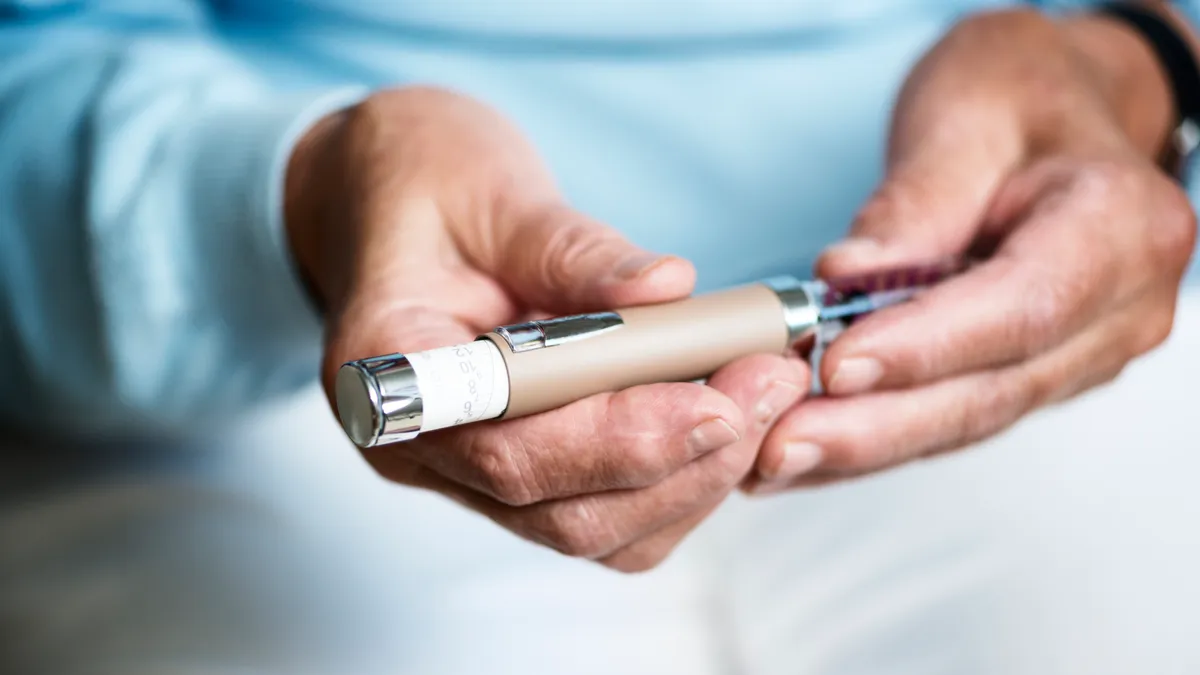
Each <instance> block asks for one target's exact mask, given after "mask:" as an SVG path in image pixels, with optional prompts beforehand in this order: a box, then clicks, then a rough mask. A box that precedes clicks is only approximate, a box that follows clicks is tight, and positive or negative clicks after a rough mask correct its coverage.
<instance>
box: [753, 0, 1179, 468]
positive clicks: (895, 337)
mask: <svg viewBox="0 0 1200 675" xmlns="http://www.w3.org/2000/svg"><path fill="white" fill-rule="evenodd" d="M1167 16H1170V15H1167ZM1172 18H1173V19H1175V20H1178V19H1177V17H1173V16H1172ZM1179 25H1180V27H1183V26H1184V24H1182V23H1180V24H1179ZM1193 48H1194V49H1196V47H1195V46H1194V47H1193ZM1196 53H1198V54H1200V49H1197V50H1196ZM1172 106H1173V103H1172V100H1171V94H1170V89H1169V86H1168V83H1167V80H1166V78H1165V74H1164V73H1162V72H1161V70H1160V68H1159V66H1158V64H1157V62H1156V61H1155V59H1154V56H1153V53H1152V51H1151V50H1150V48H1149V47H1148V46H1147V45H1146V44H1144V43H1143V42H1142V40H1141V38H1140V37H1139V36H1137V35H1136V34H1135V33H1132V32H1130V31H1129V30H1128V29H1126V28H1125V27H1124V26H1123V25H1121V24H1119V23H1116V22H1113V21H1110V20H1107V19H1099V18H1092V17H1088V18H1082V17H1081V18H1076V19H1072V20H1069V21H1066V22H1064V23H1061V24H1056V23H1054V22H1052V21H1050V20H1049V19H1047V18H1046V17H1044V16H1043V15H1041V14H1038V13H1036V12H1033V11H1015V12H1004V13H997V14H985V15H981V16H978V17H975V18H972V19H969V20H967V21H965V22H963V23H962V24H960V25H959V26H957V27H956V28H955V29H954V30H953V31H951V32H950V33H949V34H948V35H947V36H946V37H945V38H944V39H943V40H942V41H941V43H940V44H938V45H937V46H935V47H934V48H933V50H932V51H931V52H929V53H928V54H927V55H926V57H925V58H924V59H923V60H922V61H921V62H920V63H919V64H918V65H917V66H916V67H915V68H914V70H913V71H912V73H911V75H910V77H909V80H908V82H907V84H906V86H905V87H904V88H903V90H902V93H901V95H900V97H899V101H898V104H897V106H896V110H895V115H894V117H893V127H892V132H891V136H890V147H889V155H888V171H887V176H886V178H885V180H884V181H883V182H882V184H881V185H880V186H879V188H878V190H877V192H876V193H875V194H874V196H873V197H872V198H871V199H870V200H869V201H868V202H867V203H866V205H865V206H864V207H863V208H862V210H861V212H860V213H859V215H858V218H857V219H856V220H855V222H854V223H853V226H852V228H851V232H850V237H849V238H848V239H847V240H846V241H844V242H842V243H840V244H839V245H837V246H835V247H833V248H832V249H830V250H829V251H827V252H826V254H825V255H824V256H823V258H822V259H821V261H820V263H819V265H818V268H819V269H818V271H819V273H821V274H824V275H839V274H852V273H855V272H861V271H866V270H869V269H872V268H878V267H881V266H890V265H897V264H906V263H911V262H914V261H921V260H929V259H937V258H939V257H942V256H946V255H954V254H961V253H964V252H970V251H982V252H986V253H987V254H989V257H988V258H987V260H986V262H984V263H983V264H981V265H978V266H977V267H974V268H973V269H972V270H971V271H970V272H968V273H967V274H965V275H962V276H961V277H959V278H956V279H954V280H951V281H949V282H947V283H945V284H942V285H940V286H939V287H937V288H935V289H934V290H932V291H930V292H929V293H927V294H924V295H923V296H921V297H920V298H919V299H917V300H916V301H915V302H913V303H911V304H909V305H907V306H903V307H898V308H896V309H894V310H889V311H886V312H881V313H879V314H877V315H875V316H872V317H869V318H867V319H866V320H864V321H862V322H860V323H857V324H856V325H854V326H853V327H851V329H850V330H848V331H847V332H846V333H845V334H843V335H842V337H841V338H840V339H839V340H838V341H837V342H836V344H835V345H834V346H833V347H832V348H831V349H830V350H829V352H828V353H827V355H826V357H825V359H824V360H823V363H822V372H821V377H822V382H825V383H827V391H828V392H829V393H830V394H832V395H831V396H829V397H827V398H823V399H820V400H812V401H808V402H806V403H804V404H803V405H800V406H797V407H796V408H794V409H793V410H791V411H789V412H788V413H787V414H786V415H785V416H784V418H783V419H782V420H780V422H779V423H778V424H777V425H776V426H775V428H774V429H773V430H772V431H771V433H770V434H769V436H768V438H767V440H766V441H765V443H764V445H763V448H762V452H761V454H760V455H759V458H758V462H757V475H756V476H754V477H753V478H752V479H751V481H749V489H750V490H751V491H754V492H772V491H777V490H780V489H786V488H790V487H797V486H806V485H818V484H823V483H828V482H831V481H837V480H842V479H845V478H848V477H853V476H859V475H864V474H869V473H873V472H876V471H879V470H881V469H885V468H888V467H892V466H896V465H899V464H902V463H905V462H908V461H910V460H914V459H918V458H922V457H929V456H933V455H937V454H939V453H942V452H946V451H950V450H955V449H958V448H962V447H965V446H969V445H971V444H973V443H975V442H977V441H980V440H983V439H985V438H988V437H990V436H993V435H995V434H997V433H999V432H1001V431H1003V430H1004V429H1006V428H1008V427H1010V426H1011V425H1012V424H1014V423H1015V422H1017V421H1018V420H1020V419H1021V418H1023V417H1024V416H1026V415H1028V414H1029V413H1030V412H1032V411H1034V410H1036V409H1038V408H1041V407H1043V406H1047V405H1052V404H1055V403H1058V402H1061V401H1064V400H1066V399H1069V398H1071V397H1074V396H1076V395H1078V394H1080V393H1082V392H1084V391H1086V390H1088V389H1091V388H1093V387H1096V386H1098V385H1101V384H1104V383H1106V382H1109V381H1111V380H1112V379H1114V378H1115V377H1117V376H1118V374H1120V372H1121V371H1122V369H1123V368H1124V367H1125V366H1126V365H1127V364H1129V363H1130V362H1131V361H1132V360H1134V359H1135V358H1136V357H1138V356H1140V355H1142V354H1145V353H1146V352H1148V351H1149V350H1151V349H1153V348H1154V347H1156V346H1158V345H1159V344H1161V343H1162V342H1163V341H1164V340H1165V339H1166V338H1167V337H1168V335H1169V334H1170V332H1171V327H1172V324H1173V322H1174V314H1175V304H1176V300H1177V298H1178V289H1179V283H1180V280H1181V277H1182V275H1183V274H1184V273H1185V271H1186V269H1187V265H1188V261H1189V256H1190V253H1191V251H1192V249H1193V245H1194V242H1195V237H1196V222H1195V216H1194V215H1193V213H1192V209H1191V205H1190V204H1189V202H1188V200H1187V196H1186V194H1185V193H1184V192H1183V191H1182V190H1181V189H1180V187H1179V186H1178V185H1177V184H1176V183H1175V182H1174V181H1173V180H1172V179H1171V178H1170V176H1169V175H1168V174H1167V173H1166V172H1164V171H1163V170H1162V169H1161V168H1160V166H1159V164H1158V163H1157V160H1158V158H1160V157H1161V156H1162V154H1163V148H1164V147H1166V145H1167V136H1168V133H1169V131H1170V129H1171V126H1172V124H1173V121H1172V118H1173V112H1172Z"/></svg>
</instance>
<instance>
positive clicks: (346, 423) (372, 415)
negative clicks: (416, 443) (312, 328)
mask: <svg viewBox="0 0 1200 675" xmlns="http://www.w3.org/2000/svg"><path fill="white" fill-rule="evenodd" d="M335 393H336V397H337V407H338V417H339V418H340V419H341V421H342V428H343V429H345V431H346V435H347V436H349V437H350V440H352V441H354V443H355V445H357V446H359V447H361V448H369V447H371V446H373V445H383V444H386V443H395V442H398V441H407V440H409V439H412V438H416V436H417V434H418V433H419V432H420V431H421V422H422V417H423V415H422V412H423V401H422V399H421V388H420V386H419V384H418V382H417V374H416V372H415V371H413V367H412V364H410V363H409V361H408V359H407V358H406V357H404V356H403V355H401V354H393V355H391V356H379V357H375V358H370V359H363V360H362V361H354V362H353V363H347V364H345V365H344V366H342V367H341V369H340V370H339V371H338V376H337V382H336V385H335Z"/></svg>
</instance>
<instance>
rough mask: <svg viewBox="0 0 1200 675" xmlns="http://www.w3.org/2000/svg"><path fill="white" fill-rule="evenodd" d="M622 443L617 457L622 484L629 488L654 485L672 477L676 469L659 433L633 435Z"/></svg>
mask: <svg viewBox="0 0 1200 675" xmlns="http://www.w3.org/2000/svg"><path fill="white" fill-rule="evenodd" d="M622 443H623V446H622V448H621V450H620V451H619V452H617V453H615V455H616V456H617V457H618V458H619V463H620V468H619V470H618V473H619V474H620V476H619V478H623V480H622V481H621V482H622V483H623V484H625V485H627V486H628V487H646V486H649V485H654V484H656V483H658V482H660V481H662V480H663V479H664V478H666V477H667V476H668V475H670V473H671V471H672V469H673V468H674V467H673V466H672V462H671V461H670V458H669V455H668V453H667V452H666V448H665V447H664V444H663V442H662V438H661V436H660V435H659V434H657V433H652V432H645V433H638V434H633V435H631V436H628V437H626V438H625V439H623V441H622Z"/></svg>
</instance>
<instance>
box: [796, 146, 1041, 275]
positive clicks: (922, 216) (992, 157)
mask: <svg viewBox="0 0 1200 675" xmlns="http://www.w3.org/2000/svg"><path fill="white" fill-rule="evenodd" d="M914 131H915V133H916V134H917V137H918V138H919V139H920V140H918V141H916V142H913V143H905V142H904V140H903V139H901V140H897V139H895V138H894V139H893V152H894V153H895V154H894V156H893V157H892V158H891V161H890V162H889V168H888V171H887V174H886V176H885V177H884V180H883V182H882V183H881V184H880V186H879V187H878V189H877V190H876V191H875V193H874V194H872V195H871V197H870V198H869V199H868V200H867V201H866V203H865V204H864V205H863V207H862V209H861V210H860V211H859V213H858V215H857V217H856V218H855V220H854V223H853V224H852V225H851V228H850V233H849V236H848V238H847V239H845V240H843V241H841V242H840V243H837V244H834V245H833V246H831V247H830V248H828V249H827V250H826V251H825V252H824V253H823V254H822V256H821V257H820V259H819V260H818V263H817V274H818V276H821V277H826V278H828V277H836V276H844V275H855V274H861V273H864V272H870V271H873V270H878V269H880V268H886V267H895V266H902V265H909V264H919V263H926V262H929V261H931V260H939V259H943V258H946V257H949V256H956V255H961V254H963V253H965V252H966V251H967V250H968V249H969V248H970V247H971V245H972V244H973V243H975V240H976V238H977V236H978V235H979V234H980V231H981V229H982V226H983V223H984V221H985V216H986V213H987V211H988V206H989V204H990V202H991V200H992V198H993V195H994V193H995V192H996V191H997V189H998V188H999V186H1000V184H1001V183H1002V181H1003V179H1004V177H1005V176H1006V175H1007V174H1008V173H1009V172H1010V171H1011V170H1012V168H1013V167H1014V166H1015V165H1016V164H1017V161H1018V160H1019V155H1020V153H1019V151H1018V150H1017V149H1016V148H1014V147H1011V146H1009V145H1008V144H1005V143H1001V142H996V140H995V139H988V138H986V137H984V136H982V135H981V132H980V130H979V129H978V128H973V129H972V130H971V133H972V134H973V135H971V136H964V135H963V134H958V133H955V132H954V130H953V128H941V129H937V130H934V131H932V132H931V133H925V131H926V130H923V129H922V130H914ZM894 133H901V132H900V130H897V131H896V132H894ZM906 135H910V136H911V133H909V134H906ZM897 146H898V147H900V148H901V149H900V150H898V151H897V150H896V148H897Z"/></svg>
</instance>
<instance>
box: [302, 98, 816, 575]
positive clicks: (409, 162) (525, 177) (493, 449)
mask: <svg viewBox="0 0 1200 675" xmlns="http://www.w3.org/2000/svg"><path fill="white" fill-rule="evenodd" d="M287 193H288V204H287V222H288V227H289V232H290V236H291V241H292V244H293V248H294V250H295V254H296V258H297V260H298V261H299V264H300V267H301V268H302V269H303V270H304V272H305V273H306V275H307V277H308V278H309V280H310V282H311V286H312V289H313V293H314V295H315V296H316V297H317V298H318V299H319V300H320V301H321V302H322V303H324V305H325V306H326V308H327V313H328V326H329V329H328V344H327V350H326V354H325V363H324V369H323V380H324V384H325V388H326V391H327V392H332V390H333V388H332V384H333V380H334V375H335V373H336V371H337V368H338V367H339V366H340V365H341V364H342V363H343V362H345V361H350V360H354V359H359V358H364V357H368V356H376V355H381V354H389V353H394V352H408V351H418V350H423V349H429V348H433V347H440V346H448V345H453V344H461V343H463V342H468V341H470V340H472V339H474V338H475V336H476V335H478V334H480V333H483V332H486V331H488V330H491V329H492V328H493V327H495V326H497V325H503V324H506V323H512V322H515V321H520V320H523V319H525V318H526V317H528V316H530V315H540V314H546V313H549V314H556V315H562V314H571V313H578V312H583V311H590V310H596V309H605V308H616V307H623V306H630V305H639V304H647V303H654V302H662V301H667V300H672V299H676V298H680V297H683V296H686V295H687V294H688V293H690V292H691V290H692V286H693V284H694V279H695V272H694V270H693V269H692V266H691V265H690V264H689V263H688V262H686V261H684V260H681V259H678V258H674V257H670V256H660V255H653V254H650V253H647V252H645V251H643V250H641V249H639V248H638V247H636V246H634V245H633V244H631V243H630V242H628V241H626V240H625V239H624V238H623V237H622V236H620V235H619V234H618V233H617V232H616V231H614V230H612V229H610V228H608V227H605V226H603V225H601V224H599V223H597V222H595V221H593V220H591V219H589V218H587V217H586V216H584V215H582V214H580V213H577V212H575V211H573V210H571V209H570V208H568V207H567V206H566V205H564V204H563V202H562V198H561V196H560V195H559V194H558V192H557V190H556V189H555V187H554V184H553V181H552V180H551V178H550V176H549V174H548V173H547V171H546V169H545V167H544V166H542V164H541V162H540V161H539V160H538V158H537V157H536V155H535V153H534V152H533V151H532V149H531V148H530V147H529V145H528V144H527V143H526V142H525V141H524V140H523V139H522V138H521V136H520V134H519V133H518V132H517V131H516V130H515V129H513V127H512V126H511V125H509V124H508V123H507V122H505V121H504V120H502V119H501V118H500V117H499V116H498V115H497V114H495V113H494V112H492V111H491V110H489V109H487V108H485V107H484V106H482V105H480V104H478V103H475V102H473V101H470V100H468V99H464V98H461V97H459V96H455V95H453V94H449V93H446V92H440V91H435V90H427V89H412V90H401V91H392V92H385V93H381V94H378V95H376V96H374V97H372V98H371V99H369V100H368V101H366V102H365V103H363V104H361V105H359V106H358V107H357V108H355V109H353V110H351V111H349V112H348V113H346V114H344V115H340V116H337V117H334V118H330V119H328V120H326V121H324V122H322V123H321V124H319V125H317V126H316V127H315V128H314V129H313V130H312V131H311V132H310V133H309V134H308V136H307V137H306V138H305V140H304V141H303V142H302V143H301V144H300V145H299V147H298V148H297V149H296V151H295V153H294V155H293V158H292V161H291V163H290V165H289V171H288V188H287ZM808 378H809V374H808V370H807V368H806V367H805V366H804V365H803V364H802V363H801V362H800V361H798V360H789V359H784V358H783V357H777V356H758V357H753V358H748V359H744V360H742V361H739V362H737V363H734V364H731V365H729V366H728V367H726V368H725V369H723V370H722V371H720V372H719V373H717V374H716V375H714V376H713V377H712V379H711V380H710V386H701V385H698V384H689V383H681V384H655V385H649V386H642V387H634V388H631V389H628V390H626V391H620V392H615V393H611V394H603V395H598V396H593V397H590V398H587V399H584V400H582V401H578V402H576V403H573V404H571V405H568V406H566V407H564V408H562V409H559V410H555V411H551V412H547V413H543V414H540V415H536V416H532V417H528V418H524V419H518V420H513V421H507V422H500V423H483V424H477V425H472V426H468V427H462V428H458V429H450V430H445V431H440V432H434V433H430V434H427V435H422V436H421V437H419V438H418V439H416V440H414V441H412V442H409V443H404V444H399V445H391V446H382V447H378V448H373V449H370V450H366V451H364V455H365V456H366V458H367V460H368V461H369V462H370V464H371V465H372V466H373V467H374V468H375V469H376V470H377V471H378V472H379V473H380V474H381V475H383V476H384V477H385V478H387V479H390V480H393V481H396V482H398V483H404V484H407V485H412V486H418V487H422V488H428V489H432V490H436V491H438V492H440V493H442V494H444V495H446V496H447V497H449V498H451V499H454V500H457V501H458V502H460V503H462V504H464V505H466V506H467V507H469V508H472V509H475V510H476V511H478V512H480V513H482V514H484V515H486V516H488V517H489V518H492V519H493V520H495V521H496V522H497V523H499V524H501V525H502V526H504V527H506V528H508V529H510V530H512V531H513V532H515V533H517V534H519V535H521V536H523V537H526V538H528V539H530V540H533V541H535V542H538V543H541V544H544V545H546V546H549V547H551V548H553V549H556V550H558V551H561V552H563V553H567V554H570V555H574V556H582V557H586V558H592V559H596V560H599V561H600V562H602V563H604V564H606V565H609V566H611V567H614V568H617V569H622V570H641V569H645V568H648V567H651V566H653V565H655V564H657V563H658V562H659V561H661V560H662V559H663V558H664V557H665V556H666V555H667V554H668V553H669V552H670V551H671V549H672V548H673V547H674V546H675V544H676V543H677V542H678V541H679V540H680V539H681V538H682V537H683V536H684V535H685V534H687V532H688V531H690V530H691V529H692V528H693V527H694V526H695V525H696V524H697V523H698V522H700V521H701V520H702V519H703V518H704V517H705V516H706V515H707V514H708V512H709V511H711V510H712V509H713V508H714V507H715V506H716V505H717V504H718V503H720V502H721V500H722V499H723V498H724V497H725V496H726V495H727V494H728V493H729V492H730V491H731V490H732V489H733V488H734V487H735V486H736V485H737V484H738V483H739V482H740V481H741V480H742V479H743V478H744V477H745V476H746V475H747V474H748V473H749V471H750V469H751V467H752V465H753V462H754V457H755V456H756V454H757V451H758V446H759V442H760V441H761V439H762V436H763V434H764V433H765V431H766V430H767V429H768V428H769V426H770V424H771V423H773V422H774V420H775V419H776V417H777V416H778V414H779V413H781V412H782V411H784V410H786V409H787V408H789V407H791V406H792V405H793V404H794V403H796V402H797V401H798V400H799V398H800V396H801V393H802V392H805V391H807V390H808ZM331 401H332V396H331Z"/></svg>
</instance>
